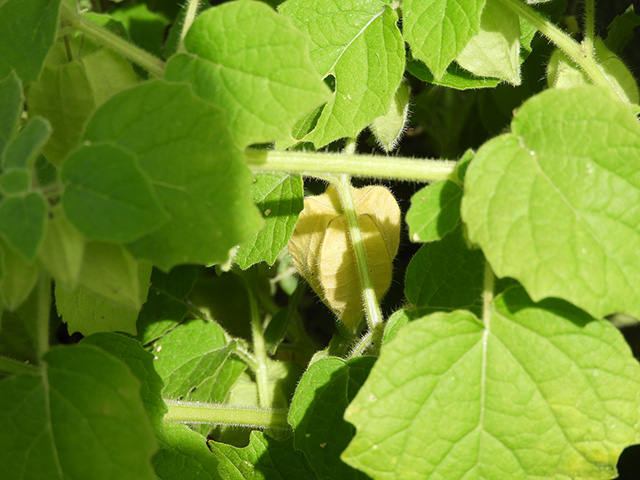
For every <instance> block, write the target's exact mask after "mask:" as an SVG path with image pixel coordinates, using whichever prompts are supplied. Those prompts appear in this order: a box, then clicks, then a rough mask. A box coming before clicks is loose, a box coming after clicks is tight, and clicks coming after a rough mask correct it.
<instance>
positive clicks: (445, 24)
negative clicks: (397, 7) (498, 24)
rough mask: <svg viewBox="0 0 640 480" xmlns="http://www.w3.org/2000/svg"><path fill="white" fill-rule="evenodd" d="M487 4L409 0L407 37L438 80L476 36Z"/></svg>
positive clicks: (404, 6) (405, 17) (415, 54)
mask: <svg viewBox="0 0 640 480" xmlns="http://www.w3.org/2000/svg"><path fill="white" fill-rule="evenodd" d="M484 5H485V0H457V1H455V2H453V1H448V0H406V1H405V2H403V4H402V14H403V21H402V24H403V34H404V38H405V40H406V41H407V43H408V44H409V46H410V47H411V53H412V54H413V58H415V59H417V60H422V61H423V62H424V63H425V64H426V65H427V67H429V70H431V71H432V72H433V75H434V76H435V78H436V79H438V80H440V79H442V77H443V75H444V73H445V71H446V70H447V67H448V66H449V64H450V63H451V62H452V61H453V59H454V58H456V57H457V56H458V55H460V53H462V50H463V49H464V47H465V46H466V45H467V43H468V42H469V40H471V38H472V37H473V36H474V35H476V34H477V33H478V31H479V28H480V17H481V14H482V9H483V8H484Z"/></svg>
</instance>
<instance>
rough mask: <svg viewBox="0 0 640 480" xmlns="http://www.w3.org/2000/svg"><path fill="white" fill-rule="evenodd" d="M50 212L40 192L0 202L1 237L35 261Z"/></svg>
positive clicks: (27, 258) (30, 260) (24, 255)
mask: <svg viewBox="0 0 640 480" xmlns="http://www.w3.org/2000/svg"><path fill="white" fill-rule="evenodd" d="M48 211H49V206H48V204H47V200H46V199H45V198H44V197H43V196H42V194H41V193H39V192H31V193H28V194H27V195H25V196H24V197H7V198H4V199H2V200H1V201H0V234H1V235H2V236H3V237H4V239H5V240H6V241H7V243H8V244H9V245H11V246H12V247H13V248H14V249H15V250H16V251H17V252H19V253H20V255H22V256H23V257H24V259H25V260H27V261H28V262H32V261H33V260H35V258H36V256H37V255H38V250H39V249H40V245H42V240H43V239H44V234H45V228H46V226H47V214H48Z"/></svg>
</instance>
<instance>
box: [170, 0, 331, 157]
mask: <svg viewBox="0 0 640 480" xmlns="http://www.w3.org/2000/svg"><path fill="white" fill-rule="evenodd" d="M185 48H186V50H187V51H188V52H189V53H188V54H180V55H177V56H174V57H173V58H172V59H171V60H170V61H169V63H168V65H167V68H166V71H165V78H167V79H168V80H174V81H188V82H190V83H192V84H193V85H194V86H195V89H196V92H197V93H198V95H200V96H201V97H202V98H203V99H205V100H207V101H209V102H211V103H212V104H214V105H216V106H218V107H220V108H222V109H223V110H224V111H225V113H226V118H227V119H228V122H229V125H230V130H231V132H232V134H233V136H234V138H236V139H237V141H238V142H239V143H240V144H241V145H243V146H245V145H248V144H251V143H261V142H270V141H273V140H285V139H288V140H290V139H291V133H290V132H291V128H292V127H293V124H294V122H295V121H296V120H298V119H299V118H300V117H301V116H302V115H304V114H306V113H309V112H310V111H311V110H313V108H315V107H317V106H318V105H320V104H322V103H323V102H325V101H327V100H328V99H329V91H328V89H327V87H326V86H325V85H324V84H323V83H322V79H321V76H320V75H319V74H318V73H317V71H316V69H315V68H314V66H313V64H312V63H311V60H310V59H309V40H308V38H307V37H306V36H305V35H303V34H302V33H301V32H300V31H299V30H298V29H297V28H295V27H294V26H293V25H292V24H291V21H290V20H289V19H288V18H287V17H284V16H282V15H278V14H277V13H276V12H274V11H273V10H272V9H271V8H270V7H269V6H267V5H265V4H264V3H262V2H254V1H243V2H228V3H225V4H223V5H220V6H218V7H215V8H211V9H209V10H207V11H206V12H204V13H203V14H202V15H200V16H199V17H198V18H197V19H196V21H195V22H194V23H193V25H192V27H191V29H190V30H189V33H188V35H187V37H186V38H185Z"/></svg>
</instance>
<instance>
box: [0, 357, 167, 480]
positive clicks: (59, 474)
mask: <svg viewBox="0 0 640 480" xmlns="http://www.w3.org/2000/svg"><path fill="white" fill-rule="evenodd" d="M43 360H44V362H45V366H44V367H43V369H42V376H14V377H11V378H9V379H6V380H4V381H2V382H0V464H2V468H3V473H2V475H3V478H6V479H7V480H13V479H26V478H48V479H49V478H50V479H60V480H62V479H65V478H91V479H96V480H102V479H105V480H107V479H109V480H111V479H113V480H125V479H131V480H134V479H135V480H143V479H149V480H151V479H154V478H156V477H155V475H154V473H153V470H152V468H151V462H150V460H151V456H152V455H153V453H154V451H155V450H156V448H157V445H156V439H155V437H154V434H153V429H152V428H151V424H150V422H149V417H148V416H147V413H146V412H145V410H144V407H143V404H142V400H141V398H140V382H139V381H138V380H137V379H136V378H135V377H134V376H133V375H132V373H131V372H130V371H129V368H128V367H127V366H126V365H125V364H123V363H122V362H121V361H120V360H118V359H116V358H115V357H113V356H111V355H109V354H107V353H105V352H103V351H102V350H100V349H99V348H97V347H93V346H74V347H58V348H54V349H52V350H50V351H49V352H47V353H46V354H45V355H44V358H43ZM105 435H106V438H105Z"/></svg>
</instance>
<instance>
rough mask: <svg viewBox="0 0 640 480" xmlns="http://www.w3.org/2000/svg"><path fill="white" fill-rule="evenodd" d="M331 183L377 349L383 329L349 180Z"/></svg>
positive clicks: (340, 178) (338, 178) (340, 177)
mask: <svg viewBox="0 0 640 480" xmlns="http://www.w3.org/2000/svg"><path fill="white" fill-rule="evenodd" d="M333 183H334V185H335V187H336V189H337V191H338V195H339V197H340V204H341V205H342V210H343V213H344V215H345V217H346V219H347V225H348V226H349V238H350V239H351V246H352V247H353V251H354V253H355V257H356V264H357V266H358V275H359V277H360V285H361V287H362V300H363V303H364V311H365V316H366V318H367V324H368V326H369V330H370V331H371V332H372V335H373V337H372V340H373V342H374V344H375V345H376V347H378V346H379V345H378V344H379V341H380V340H381V339H382V329H383V328H384V323H383V319H382V311H381V310H380V304H379V303H378V297H377V296H376V291H375V289H374V287H373V279H372V278H371V270H370V269H369V261H368V260H367V254H366V252H365V249H364V242H363V240H362V234H361V231H360V225H359V224H358V214H357V212H356V206H355V204H354V202H353V196H352V195H351V181H350V179H349V175H344V174H343V175H336V177H335V180H334V181H333Z"/></svg>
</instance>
